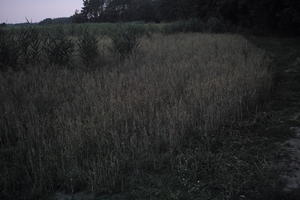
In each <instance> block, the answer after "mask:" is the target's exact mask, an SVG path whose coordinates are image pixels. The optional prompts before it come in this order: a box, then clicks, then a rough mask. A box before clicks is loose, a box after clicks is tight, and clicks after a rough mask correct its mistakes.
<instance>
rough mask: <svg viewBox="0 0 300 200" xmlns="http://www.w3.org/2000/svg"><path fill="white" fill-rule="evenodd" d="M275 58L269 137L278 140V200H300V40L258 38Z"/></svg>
mask: <svg viewBox="0 0 300 200" xmlns="http://www.w3.org/2000/svg"><path fill="white" fill-rule="evenodd" d="M254 42H255V43H256V44H257V45H258V46H259V47H261V48H264V49H266V50H267V51H268V52H270V53H271V54H272V56H273V59H274V62H273V66H272V67H273V70H274V73H275V74H274V75H275V76H274V77H275V80H274V81H275V85H274V88H273V92H272V96H271V103H270V105H269V108H268V112H267V113H268V116H269V120H268V121H269V122H268V124H267V126H266V127H265V134H267V135H269V136H270V137H274V139H276V140H278V143H280V144H281V145H279V146H280V147H281V149H280V151H281V158H279V159H278V162H277V164H278V165H279V166H280V168H281V179H282V180H281V181H282V188H283V189H282V190H283V191H277V192H278V195H277V196H276V197H275V199H283V200H285V199H286V200H293V199H300V39H299V38H293V39H291V38H289V39H287V38H284V39H282V38H280V39H278V38H276V39H275V38H271V39H270V38H269V39H267V38H256V39H255V40H254Z"/></svg>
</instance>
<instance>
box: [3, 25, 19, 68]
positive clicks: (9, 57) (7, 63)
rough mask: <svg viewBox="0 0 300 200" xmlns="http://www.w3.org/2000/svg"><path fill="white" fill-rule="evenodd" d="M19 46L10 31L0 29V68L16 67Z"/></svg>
mask: <svg viewBox="0 0 300 200" xmlns="http://www.w3.org/2000/svg"><path fill="white" fill-rule="evenodd" d="M18 58H19V48H18V44H17V39H16V36H15V35H14V34H12V32H11V31H6V30H1V29H0V70H4V68H6V67H13V68H15V67H17V64H18Z"/></svg>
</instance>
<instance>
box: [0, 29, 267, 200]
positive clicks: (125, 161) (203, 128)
mask: <svg viewBox="0 0 300 200" xmlns="http://www.w3.org/2000/svg"><path fill="white" fill-rule="evenodd" d="M86 37H87V41H88V42H87V43H89V42H92V41H94V40H93V39H91V40H90V39H89V38H90V36H86ZM61 38H62V37H58V38H57V37H54V39H53V38H52V37H51V38H49V40H50V41H48V43H47V44H49V47H48V48H49V51H50V50H51V52H52V51H54V50H56V51H58V52H61V51H62V50H61V49H65V47H68V48H66V49H67V50H68V49H70V46H71V45H70V43H69V42H70V41H69V40H66V38H64V39H65V42H62V39H61ZM81 40H82V39H81ZM83 40H85V39H83ZM50 42H53V43H55V44H56V45H58V46H52V45H54V44H52V43H50ZM81 42H82V41H81ZM82 43H84V44H86V42H82ZM54 47H55V48H54ZM56 47H57V48H56ZM81 48H83V45H81ZM94 50H95V49H93V50H92V51H94ZM140 50H141V51H140V53H138V54H137V55H136V56H135V57H131V58H129V59H124V60H123V62H121V63H120V64H119V65H120V66H114V65H109V66H108V67H106V68H102V69H101V70H100V69H98V70H95V71H93V72H90V71H88V72H83V71H81V70H79V69H76V68H75V69H69V68H61V67H58V68H57V67H55V66H51V67H48V68H40V67H38V66H37V67H35V68H31V69H29V70H28V71H27V72H24V71H18V72H14V73H10V72H3V73H0V98H1V104H0V113H2V114H1V115H0V168H1V170H0V188H1V193H0V198H1V199H16V198H18V197H20V196H22V197H24V199H26V195H29V197H28V199H32V198H33V197H36V198H37V199H38V198H39V195H43V194H45V192H53V191H69V192H71V193H72V192H76V191H80V190H88V191H92V192H98V193H103V192H104V193H109V192H111V191H124V190H126V189H128V188H131V189H132V191H133V193H132V195H144V197H145V196H147V195H149V196H151V197H157V198H158V197H160V198H158V199H192V196H191V195H194V194H197V196H198V197H199V198H200V197H201V199H213V198H215V199H224V198H225V197H226V198H225V199H235V198H238V197H239V195H240V194H244V193H243V192H246V191H247V192H249V191H252V190H254V189H252V188H253V187H256V186H258V185H260V184H263V181H261V176H259V175H260V174H261V170H262V169H263V168H264V167H265V165H264V164H265V162H266V161H265V160H264V159H262V160H264V162H257V161H253V162H250V161H249V160H248V162H246V161H243V160H244V159H245V158H244V157H245V152H244V151H245V147H244V146H243V145H240V144H239V143H234V142H233V141H232V140H233V138H234V137H235V135H237V133H236V132H235V133H230V130H227V131H228V132H229V133H228V132H225V130H224V127H232V126H234V124H236V123H238V122H239V121H240V120H241V119H243V118H244V117H245V116H246V115H247V114H249V112H248V111H250V110H255V108H256V106H258V105H259V103H260V102H262V100H263V99H264V95H266V94H267V93H268V91H269V89H270V83H271V77H270V73H269V72H268V65H269V63H268V59H267V57H266V56H265V52H264V51H263V50H260V49H258V48H256V47H255V46H253V45H251V44H250V43H249V42H248V41H247V40H245V39H244V38H242V37H240V36H237V35H205V34H203V35H201V34H185V35H183V34H178V35H167V36H166V35H159V34H158V35H155V36H153V37H152V38H143V39H141V40H140ZM88 51H89V50H88ZM84 54H85V53H83V55H84ZM106 54H108V55H109V51H107V52H106ZM63 55H65V54H63ZM49 56H50V59H52V53H51V54H49ZM67 56H69V53H67ZM111 56H113V55H111ZM67 60H68V59H65V58H60V57H59V59H56V58H55V59H54V58H53V62H54V63H56V62H57V63H58V64H62V63H64V62H65V61H67ZM226 134H227V135H228V136H226ZM244 137H246V136H243V138H244ZM228 140H231V143H230V145H228V144H229V143H228V144H225V141H228ZM234 145H235V146H239V145H240V146H241V148H240V150H239V151H236V150H235V151H232V149H231V150H228V149H230V148H231V146H234ZM252 152H253V150H251V153H252ZM246 155H249V154H246ZM255 155H256V156H258V157H259V156H260V154H255ZM255 159H257V158H256V157H255ZM153 171H159V172H162V171H167V172H168V174H171V175H170V176H171V177H172V178H173V179H174V180H176V181H174V182H173V183H174V184H175V186H174V187H175V189H174V190H175V191H174V190H172V192H171V191H170V190H169V189H168V188H167V189H166V192H165V193H160V192H159V191H157V190H143V189H142V187H141V186H142V184H141V183H142V182H143V180H144V179H146V180H149V179H147V177H148V175H149V174H150V173H151V172H153ZM258 171H259V172H258ZM228 172H230V173H228ZM155 180H156V179H151V180H150V181H147V184H148V185H149V187H154V185H155V184H156V183H155ZM249 180H251V181H249ZM264 180H265V179H264ZM157 184H158V187H160V188H164V187H165V184H164V183H161V182H159V183H157ZM249 184H250V186H251V187H250V186H249ZM251 184H252V185H251ZM136 186H138V187H136ZM176 188H182V189H183V190H184V195H182V194H180V193H178V192H177V191H176ZM247 188H251V190H250V189H249V190H247ZM25 194H26V195H25ZM216 195H218V196H217V197H218V198H216ZM149 196H148V197H149ZM222 197H224V198H222ZM131 199H141V198H138V197H137V196H135V197H134V196H133V197H132V198H131ZM146 199H147V198H146ZM148 199H149V198H148Z"/></svg>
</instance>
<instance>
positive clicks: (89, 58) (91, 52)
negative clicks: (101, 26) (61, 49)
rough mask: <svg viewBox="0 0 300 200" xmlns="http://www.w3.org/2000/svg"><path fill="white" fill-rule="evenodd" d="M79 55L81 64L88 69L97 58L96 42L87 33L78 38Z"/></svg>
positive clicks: (92, 36) (94, 38)
mask: <svg viewBox="0 0 300 200" xmlns="http://www.w3.org/2000/svg"><path fill="white" fill-rule="evenodd" d="M78 46H79V55H80V58H81V60H82V61H83V63H84V64H85V65H86V66H88V67H90V66H92V65H93V64H94V63H95V61H96V58H97V57H99V50H98V40H97V38H96V37H95V36H94V35H93V34H91V33H90V32H89V31H87V30H86V31H85V32H84V33H83V36H81V37H80V38H79V42H78Z"/></svg>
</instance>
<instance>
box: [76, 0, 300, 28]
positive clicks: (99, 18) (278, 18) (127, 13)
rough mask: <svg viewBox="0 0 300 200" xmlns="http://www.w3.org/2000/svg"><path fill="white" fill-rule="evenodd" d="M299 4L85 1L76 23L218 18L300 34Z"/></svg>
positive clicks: (271, 0)
mask: <svg viewBox="0 0 300 200" xmlns="http://www.w3.org/2000/svg"><path fill="white" fill-rule="evenodd" d="M299 13H300V4H299V2H298V0H84V1H83V8H82V10H81V12H76V14H75V15H74V16H73V20H74V21H75V22H84V21H89V22H104V21H109V22H115V21H145V22H149V21H151V22H160V21H175V20H184V19H190V18H200V19H201V20H203V21H208V20H209V19H210V18H218V19H219V20H221V21H223V22H224V23H225V22H226V23H230V24H231V25H234V26H238V27H246V28H255V29H260V30H261V29H264V30H278V31H285V32H294V33H299V32H300V28H299V27H300V14H299Z"/></svg>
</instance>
